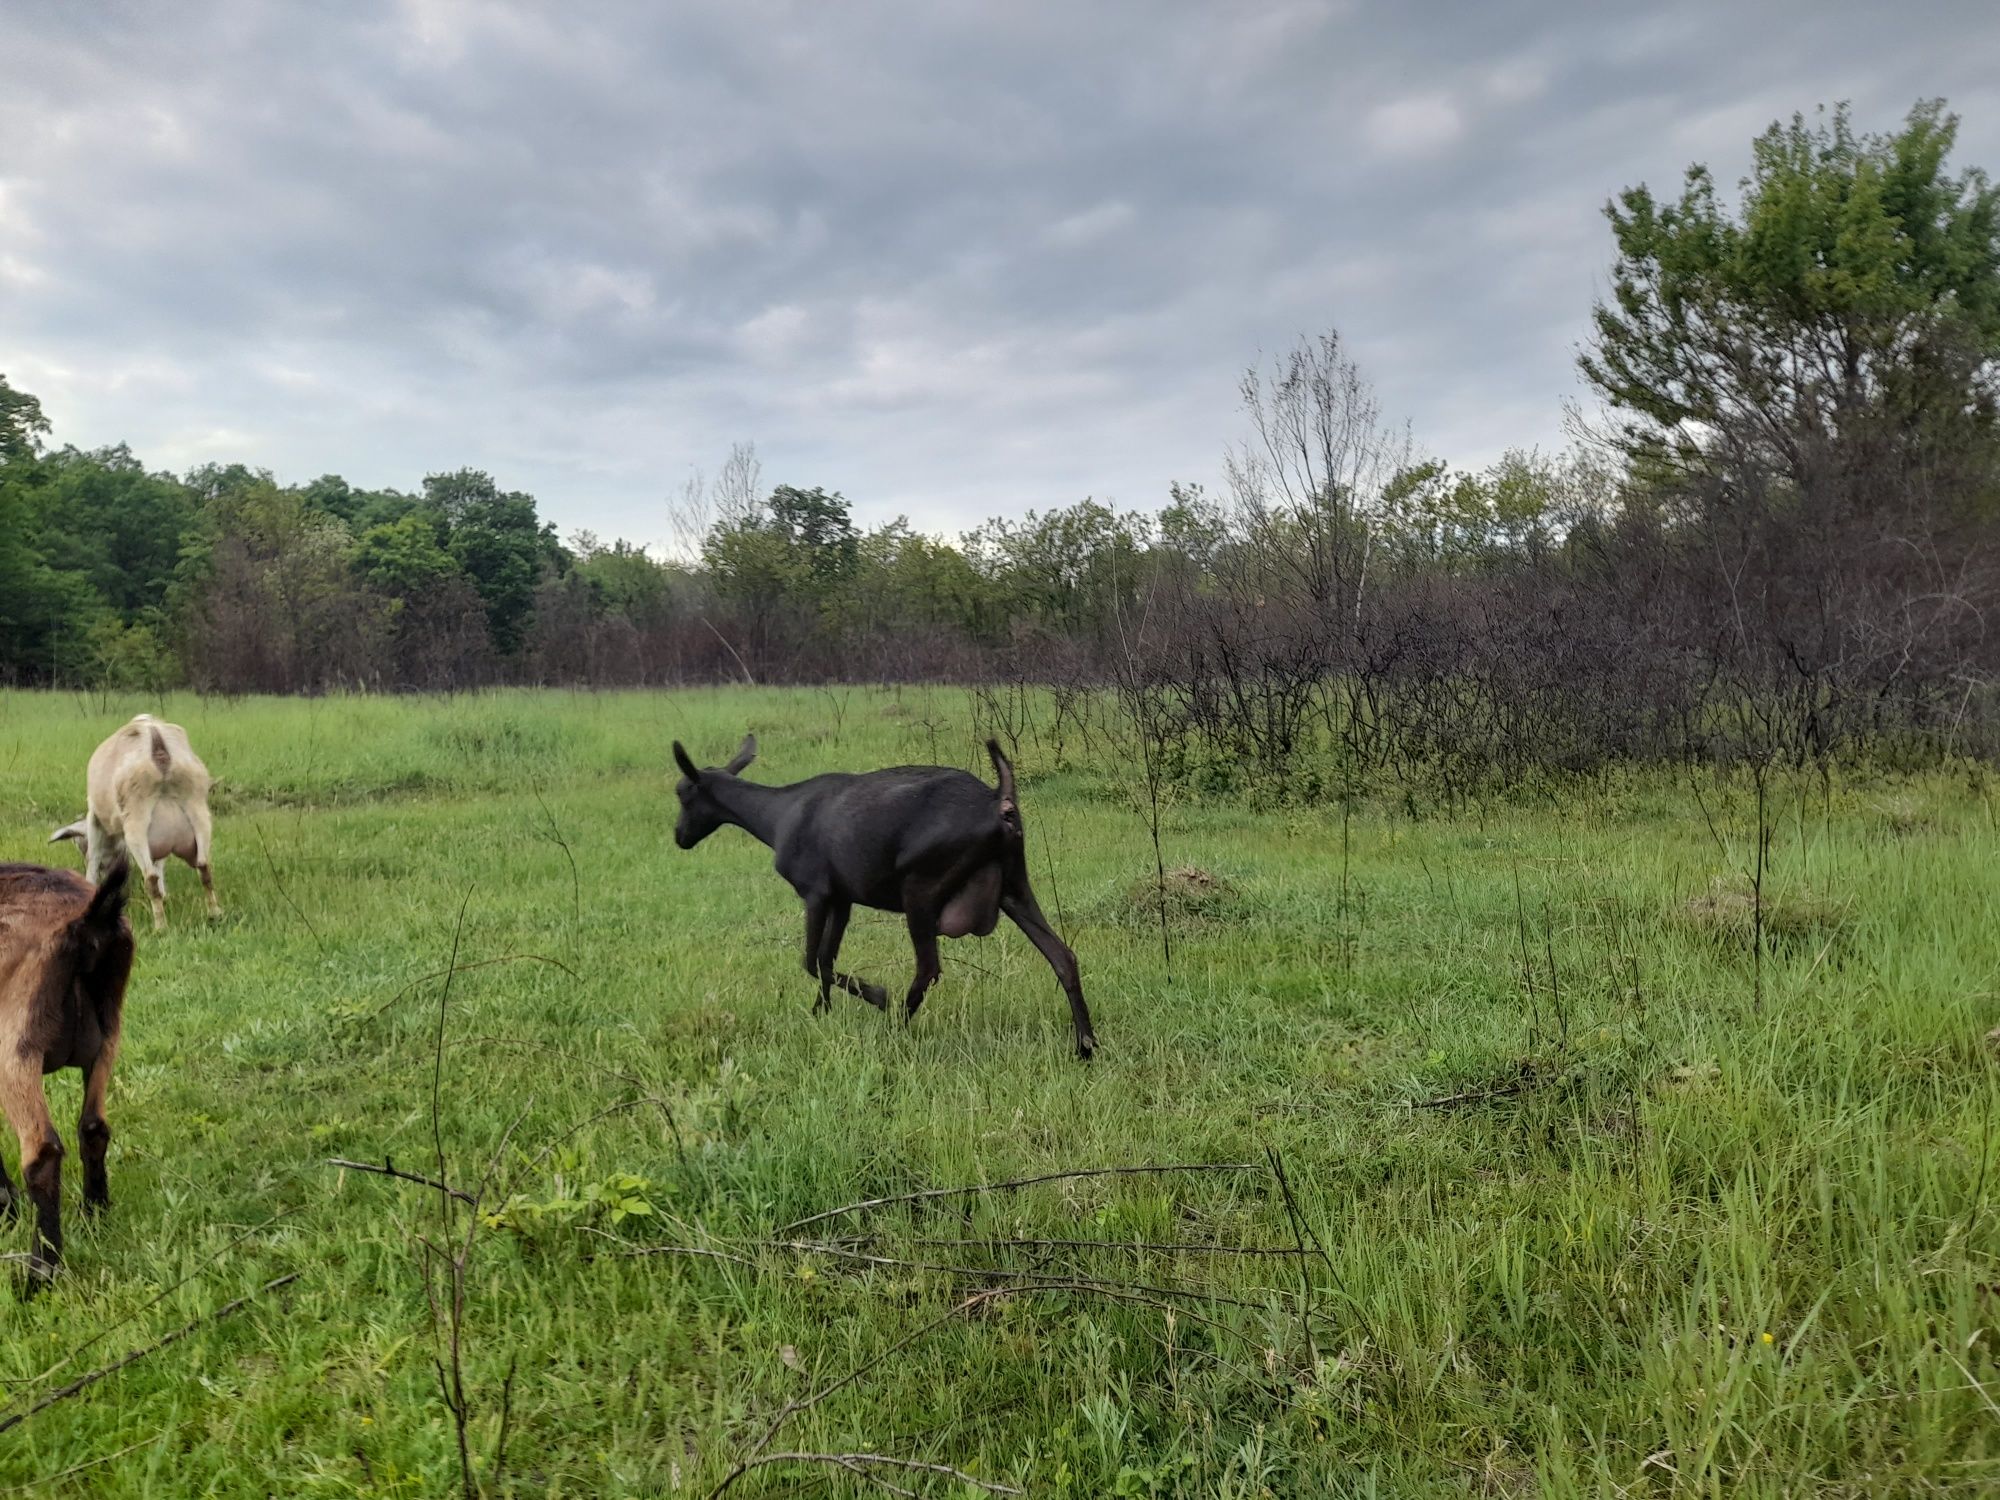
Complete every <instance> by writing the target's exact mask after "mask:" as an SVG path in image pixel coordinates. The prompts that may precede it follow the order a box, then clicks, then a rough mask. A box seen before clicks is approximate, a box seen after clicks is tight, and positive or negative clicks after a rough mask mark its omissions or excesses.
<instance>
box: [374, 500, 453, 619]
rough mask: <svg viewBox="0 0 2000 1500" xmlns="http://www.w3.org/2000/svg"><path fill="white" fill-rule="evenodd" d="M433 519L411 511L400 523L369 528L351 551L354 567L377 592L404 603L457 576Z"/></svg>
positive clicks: (438, 526) (394, 522)
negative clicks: (352, 551)
mask: <svg viewBox="0 0 2000 1500" xmlns="http://www.w3.org/2000/svg"><path fill="white" fill-rule="evenodd" d="M440 530H442V527H441V526H440V524H439V522H438V521H437V520H436V518H435V517H434V516H431V515H427V514H424V513H422V512H412V513H411V514H409V515H406V516H404V517H403V518H402V519H401V520H397V521H388V522H384V523H383V524H381V525H379V526H371V527H369V528H368V530H367V531H365V532H363V533H362V535H361V538H360V540H359V541H358V542H357V543H356V544H355V548H354V566H355V569H356V571H357V572H359V573H360V575H361V576H362V577H363V578H364V579H366V580H367V581H368V583H369V585H370V586H371V587H373V588H374V589H375V590H376V591H377V592H379V593H381V594H383V595H385V596H386V597H388V598H391V599H397V600H407V599H411V598H414V597H415V596H417V595H419V594H422V593H424V592H425V591H427V590H429V589H434V588H437V587H438V586H439V585H440V584H442V583H444V582H445V581H446V580H447V579H450V578H455V577H458V576H460V572H459V566H458V563H457V561H456V560H455V559H454V558H453V557H452V555H451V554H450V553H449V552H447V551H445V549H444V545H443V543H441V542H440V541H439V540H438V533H439V532H440Z"/></svg>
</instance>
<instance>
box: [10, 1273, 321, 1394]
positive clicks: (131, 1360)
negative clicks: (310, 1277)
mask: <svg viewBox="0 0 2000 1500" xmlns="http://www.w3.org/2000/svg"><path fill="white" fill-rule="evenodd" d="M304 1274H305V1273H304V1272H302V1271H293V1272H290V1273H289V1274H287V1275H284V1276H280V1277H278V1278H276V1279H275V1280H272V1281H267V1282H265V1283H264V1284H263V1285H262V1286H260V1287H258V1288H257V1290H256V1291H254V1292H245V1293H244V1294H243V1295H242V1296H241V1297H238V1298H237V1299H236V1300H235V1301H234V1302H225V1303H223V1304H222V1306H220V1307H218V1308H217V1309H216V1310H215V1311H214V1312H212V1313H203V1314H202V1315H201V1316H200V1317H198V1318H195V1319H193V1320H192V1321H191V1322H187V1323H183V1324H181V1326H180V1327H178V1328H176V1329H175V1330H174V1331H173V1332H172V1333H170V1334H168V1335H167V1336H166V1337H165V1338H162V1339H156V1340H154V1341H153V1342H152V1343H150V1344H148V1345H146V1346H145V1347H144V1348H143V1349H134V1350H133V1351H132V1352H131V1353H130V1354H128V1355H126V1356H125V1357H124V1358H123V1359H119V1360H113V1361H112V1362H111V1363H110V1364H108V1365H104V1366H101V1367H100V1368H98V1369H95V1370H92V1371H91V1372H90V1373H89V1374H88V1375H79V1376H78V1377H77V1378H76V1379H74V1380H72V1381H71V1382H70V1383H69V1384H68V1385H66V1386H64V1387H62V1388H61V1389H60V1390H55V1391H51V1392H49V1394H48V1395H46V1396H44V1397H42V1399H41V1400H39V1401H37V1402H36V1403H35V1404H34V1405H33V1406H31V1407H29V1408H28V1409H27V1410H25V1411H19V1412H16V1413H15V1414H14V1415H13V1416H11V1417H7V1418H4V1419H0V1432H6V1431H8V1430H9V1429H10V1428H14V1427H19V1426H20V1425H21V1424H22V1423H23V1422H25V1421H27V1420H28V1418H30V1417H32V1416H34V1415H35V1414H36V1413H38V1412H44V1411H47V1410H48V1409H49V1408H50V1407H51V1406H54V1405H55V1404H56V1403H57V1402H58V1401H67V1400H68V1399H69V1398H70V1397H71V1396H74V1395H76V1394H77V1393H78V1392H79V1391H82V1390H86V1389H88V1388H89V1387H91V1386H93V1385H95V1384H97V1382H98V1381H100V1380H102V1379H104V1377H105V1376H107V1375H116V1374H117V1373H118V1372H119V1371H120V1370H122V1369H124V1368H125V1367H126V1366H127V1365H130V1364H137V1363H138V1362H139V1361H140V1360H142V1359H144V1358H146V1356H147V1355H149V1354H158V1353H159V1352H160V1351H161V1350H162V1349H164V1348H166V1347H167V1345H169V1344H172V1343H178V1342H179V1341H180V1340H181V1339H184V1338H186V1337H187V1336H188V1335H189V1334H191V1333H193V1332H194V1331H195V1330H196V1329H197V1328H199V1327H201V1326H202V1325H203V1324H204V1323H220V1322H221V1321H222V1320H223V1319H224V1318H226V1317H229V1316H230V1315H231V1314H233V1313H236V1312H239V1311H241V1310H242V1309H243V1308H245V1307H247V1306H248V1305H249V1304H250V1303H252V1302H254V1301H255V1300H256V1299H257V1298H259V1297H261V1296H263V1295H264V1294H265V1293H266V1292H275V1291H276V1290H277V1289H278V1288H279V1287H281V1286H286V1285H289V1284H290V1283H291V1282H294V1281H297V1280H298V1279H299V1277H300V1276H302V1275H304Z"/></svg>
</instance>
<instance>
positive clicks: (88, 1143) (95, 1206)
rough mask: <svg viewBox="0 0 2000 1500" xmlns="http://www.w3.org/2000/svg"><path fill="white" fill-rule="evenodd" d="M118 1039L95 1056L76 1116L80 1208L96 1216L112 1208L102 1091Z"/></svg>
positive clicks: (108, 1137)
mask: <svg viewBox="0 0 2000 1500" xmlns="http://www.w3.org/2000/svg"><path fill="white" fill-rule="evenodd" d="M117 1055H118V1039H117V1038H116V1037H113V1038H111V1039H110V1040H109V1041H107V1042H106V1043H105V1044H104V1047H103V1050H101V1051H100V1052H99V1053H98V1054H97V1060H96V1061H95V1062H93V1063H92V1064H91V1065H90V1069H89V1071H88V1072H87V1073H86V1074H85V1076H84V1081H83V1112H82V1113H81V1114H80V1115H78V1116H77V1121H76V1140H77V1145H78V1146H79V1147H81V1148H82V1150H83V1208H84V1212H85V1213H92V1214H94V1213H99V1212H102V1211H103V1210H104V1209H107V1208H109V1207H110V1206H111V1179H110V1178H109V1177H108V1176H106V1175H105V1171H104V1153H105V1149H106V1148H107V1147H109V1146H110V1144H111V1127H110V1126H109V1125H108V1124H106V1123H105V1120H104V1091H105V1089H106V1088H108V1087H109V1086H110V1083H111V1064H112V1061H113V1060H114V1059H115V1058H116V1057H117Z"/></svg>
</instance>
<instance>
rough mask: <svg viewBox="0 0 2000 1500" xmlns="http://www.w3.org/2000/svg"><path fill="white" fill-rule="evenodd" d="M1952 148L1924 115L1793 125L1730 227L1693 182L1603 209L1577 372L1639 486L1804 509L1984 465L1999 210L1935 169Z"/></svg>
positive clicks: (1775, 141)
mask: <svg viewBox="0 0 2000 1500" xmlns="http://www.w3.org/2000/svg"><path fill="white" fill-rule="evenodd" d="M1957 128H1958V121H1957V119H1956V117H1954V116H1952V115H1948V114H1946V113H1945V112H1944V108H1943V104H1942V102H1941V101H1932V102H1929V103H1924V104H1919V105H1918V106H1917V107H1916V108H1915V109H1913V110H1912V111H1911V112H1910V114H1909V116H1908V118H1907V120H1906V121H1905V123H1904V126H1903V128H1902V129H1901V130H1900V131H1898V132H1896V133H1894V134H1892V135H1880V136H1876V135H1869V136H1860V135H1856V134H1855V133H1854V131H1853V129H1852V127H1851V125H1850V123H1849V120H1848V114H1847V110H1846V108H1845V107H1844V106H1842V107H1840V108H1837V109H1836V110H1834V112H1833V114H1832V115H1831V117H1830V118H1829V117H1826V116H1824V115H1822V116H1821V117H1820V118H1818V119H1817V120H1815V121H1813V122H1812V123H1808V122H1807V121H1806V119H1805V118H1804V117H1802V116H1794V117H1793V119H1792V122H1791V123H1790V124H1789V125H1776V124H1774V125H1773V126H1772V127H1771V128H1770V129H1769V130H1767V131H1766V132H1765V133H1764V134H1763V135H1762V136H1760V137H1759V138H1758V139H1757V141H1756V143H1755V145H1754V148H1753V151H1754V156H1753V166H1752V169H1751V174H1750V176H1749V177H1748V178H1746V179H1745V180H1744V181H1743V183H1742V201H1741V205H1740V208H1739V210H1738V212H1737V213H1736V214H1734V215H1732V214H1730V213H1729V212H1728V211H1726V210H1725V208H1724V207H1723V206H1722V204H1721V203H1720V202H1719V201H1718V199H1717V195H1716V190H1715V183H1714V180H1713V179H1712V177H1711V176H1710V174H1709V172H1708V169H1707V168H1706V167H1703V166H1699V165H1697V166H1694V167H1691V168H1689V169H1688V172H1687V177H1686V181H1685V183H1684V185H1683V187H1682V190H1681V194H1680V197H1679V198H1678V199H1677V200H1673V201H1662V200H1659V199H1656V198H1655V197H1654V196H1653V194H1652V193H1651V192H1650V191H1649V190H1648V189H1647V188H1645V187H1643V186H1642V187H1636V188H1631V189H1628V190H1627V191H1626V192H1624V193H1623V194H1621V195H1620V197H1619V198H1618V199H1617V200H1616V201H1615V202H1613V203H1611V204H1609V205H1608V206H1607V207H1606V210H1605V211H1606V214H1607V216H1608V217H1609V219H1610V221H1611V229H1612V234H1613V237H1614V238H1615V240H1616V242H1617V246H1618V260H1617V263H1616V266H1615V268H1614V271H1613V295H1612V299H1611V300H1610V302H1608V303H1603V304H1600V305H1599V306H1598V307H1597V309H1596V315H1595V333H1594V337H1593V339H1592V342H1591V347H1590V348H1589V349H1588V351H1587V352H1586V353H1585V354H1584V355H1583V357H1582V360H1581V365H1582V369H1583V373H1584V376H1585V378H1586V379H1587V380H1588V381H1589V382H1590V383H1591V385H1593V386H1594V387H1595V388H1596V389H1597V390H1598V391H1599V392H1601V393H1602V394H1603V395H1604V396H1605V397H1606V398H1607V399H1608V400H1609V401H1610V402H1611V404H1612V405H1613V406H1614V407H1615V408H1616V409H1617V411H1618V412H1619V413H1620V414H1621V415H1620V428H1619V437H1620V439H1621V441H1622V443H1623V445H1624V447H1625V448H1626V450H1627V452H1628V454H1629V455H1630V456H1631V457H1632V458H1633V459H1634V460H1635V461H1636V463H1637V465H1638V466H1639V468H1640V469H1642V470H1643V471H1644V472H1646V473H1648V474H1651V475H1653V476H1655V477H1680V478H1685V477H1687V476H1689V475H1705V476H1709V477H1711V478H1714V477H1720V478H1723V479H1725V480H1728V481H1730V482H1731V483H1732V484H1733V485H1734V487H1735V488H1736V489H1737V490H1739V491H1740V490H1741V489H1742V488H1743V487H1744V486H1745V485H1754V484H1755V483H1756V482H1757V480H1758V479H1759V477H1760V476H1766V475H1768V476H1773V477H1776V478H1778V479H1780V480H1782V481H1784V482H1786V483H1788V484H1789V485H1791V486H1792V487H1793V488H1794V489H1795V490H1796V491H1797V492H1799V493H1801V494H1806V495H1808V496H1813V497H1821V496H1831V495H1836V494H1843V493H1852V492H1853V490H1854V488H1855V481H1856V479H1857V476H1863V475H1868V474H1875V475H1881V474H1895V473H1898V472H1901V473H1904V474H1907V473H1910V472H1911V471H1912V470H1913V469H1927V468H1930V469H1934V468H1935V467H1936V466H1937V465H1938V464H1939V463H1942V462H1950V461H1952V459H1953V458H1954V457H1955V456H1957V455H1962V454H1964V453H1965V452H1966V451H1967V450H1968V448H1982V447H1983V446H1984V445H1985V443H1986V442H1987V440H1989V439H1990V438H1991V436H1992V434H1993V429H1994V424H1995V404H1996V403H1995V397H1996V370H2000V363H1996V361H2000V194H1996V192H1995V190H1994V189H1993V188H1991V187H1990V186H1989V185H1988V183H1987V180H1986V177H1985V176H1984V174H1983V173H1981V172H1979V171H1977V170H1968V171H1965V172H1963V173H1961V174H1959V175H1957V176H1952V175H1950V174H1949V173H1948V172H1947V171H1946V169H1945V161H1946V157H1947V156H1948V155H1949V153H1950V151H1951V148H1952V145H1953V142H1954V140H1955V137H1956V135H1957Z"/></svg>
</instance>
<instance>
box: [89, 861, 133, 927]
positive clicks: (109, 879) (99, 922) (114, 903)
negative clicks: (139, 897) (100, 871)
mask: <svg viewBox="0 0 2000 1500" xmlns="http://www.w3.org/2000/svg"><path fill="white" fill-rule="evenodd" d="M131 873H132V864H131V861H130V860H128V859H127V858H126V857H125V856H124V855H123V854H121V855H119V856H118V858H117V859H115V860H113V861H112V863H111V868H110V869H108V870H106V871H105V872H104V879H103V880H101V881H99V882H98V885H97V890H96V891H95V892H94V893H93V894H92V895H91V898H90V905H89V906H88V907H86V908H85V909H84V913H83V916H82V917H81V918H80V919H79V920H80V922H81V924H82V925H83V926H84V927H85V928H87V929H89V930H90V931H92V932H95V933H108V932H110V931H112V930H113V929H114V928H116V927H117V926H118V919H119V918H120V917H122V916H124V915H125V886H126V881H127V878H128V877H129V876H130V875H131Z"/></svg>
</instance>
